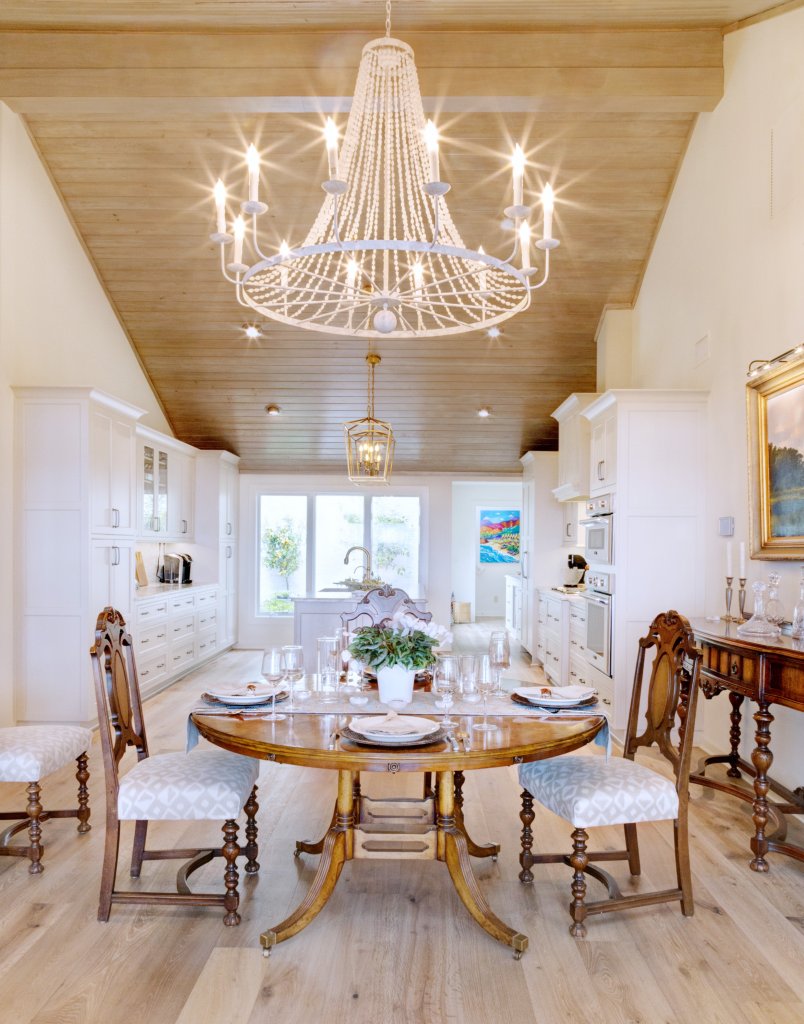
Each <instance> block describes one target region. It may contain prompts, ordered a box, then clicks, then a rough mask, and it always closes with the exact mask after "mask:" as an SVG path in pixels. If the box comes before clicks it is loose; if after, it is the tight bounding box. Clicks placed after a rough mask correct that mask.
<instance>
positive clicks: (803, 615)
mask: <svg viewBox="0 0 804 1024" xmlns="http://www.w3.org/2000/svg"><path fill="white" fill-rule="evenodd" d="M792 635H793V639H794V640H804V565H802V567H801V582H800V583H799V585H798V601H797V602H796V606H795V608H794V609H793V633H792Z"/></svg>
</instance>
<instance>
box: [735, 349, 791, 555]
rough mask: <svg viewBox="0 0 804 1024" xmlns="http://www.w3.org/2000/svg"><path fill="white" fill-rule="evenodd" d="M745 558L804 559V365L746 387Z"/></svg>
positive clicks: (788, 366)
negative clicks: (747, 546) (747, 517)
mask: <svg viewBox="0 0 804 1024" xmlns="http://www.w3.org/2000/svg"><path fill="white" fill-rule="evenodd" d="M747 397H748V442H749V474H750V480H749V484H750V488H751V498H750V513H751V515H750V520H751V555H752V557H753V558H769V559H783V558H790V559H801V558H804V360H799V361H798V362H796V363H792V364H789V363H788V364H785V365H784V366H782V367H780V368H779V369H778V370H772V371H771V372H769V373H766V374H763V376H761V377H758V378H757V379H756V380H755V381H750V382H749V384H748V386H747Z"/></svg>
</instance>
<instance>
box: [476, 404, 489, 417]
mask: <svg viewBox="0 0 804 1024" xmlns="http://www.w3.org/2000/svg"><path fill="white" fill-rule="evenodd" d="M477 415H478V416H479V417H480V418H481V419H482V420H484V419H486V417H487V416H491V409H489V408H488V407H487V406H485V405H484V406H483V408H482V409H478V410H477Z"/></svg>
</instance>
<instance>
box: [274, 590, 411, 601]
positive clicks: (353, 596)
mask: <svg viewBox="0 0 804 1024" xmlns="http://www.w3.org/2000/svg"><path fill="white" fill-rule="evenodd" d="M365 594H366V591H365V590H319V591H317V592H316V593H314V594H301V595H299V596H297V597H294V598H291V600H292V601H350V602H354V601H359V600H360V599H361V598H363V597H364V596H365ZM408 596H409V597H410V599H411V601H423V600H424V598H423V597H416V596H415V595H413V594H409V595H408Z"/></svg>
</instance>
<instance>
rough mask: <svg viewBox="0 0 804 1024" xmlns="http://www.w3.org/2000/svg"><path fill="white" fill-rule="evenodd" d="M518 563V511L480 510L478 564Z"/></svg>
mask: <svg viewBox="0 0 804 1024" xmlns="http://www.w3.org/2000/svg"><path fill="white" fill-rule="evenodd" d="M518 561H519V509H518V508H517V509H512V508H503V509H499V508H495V509H486V508H483V509H481V510H480V564H481V565H485V564H487V563H490V562H518Z"/></svg>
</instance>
